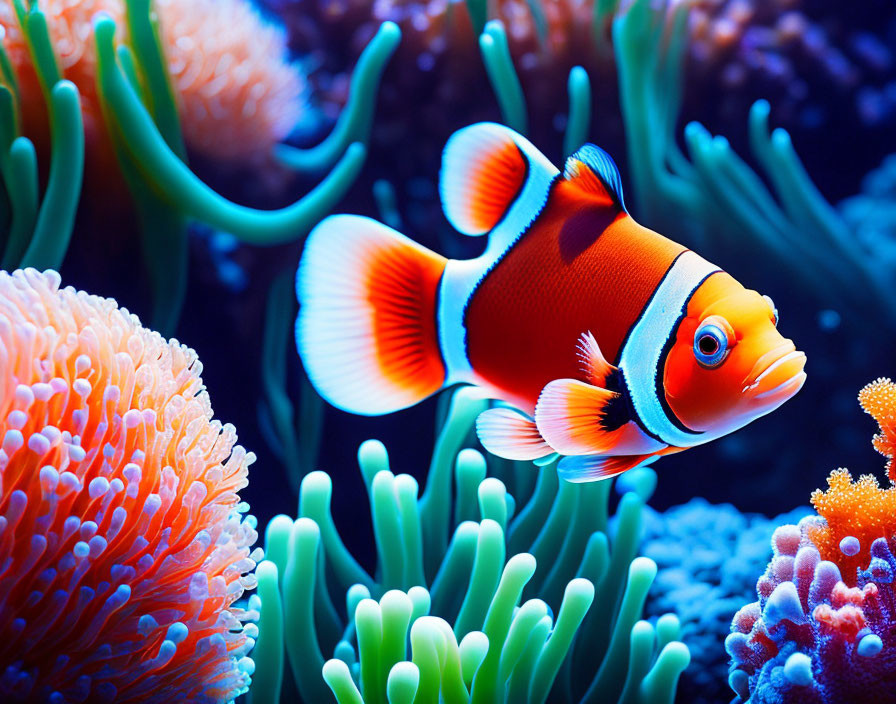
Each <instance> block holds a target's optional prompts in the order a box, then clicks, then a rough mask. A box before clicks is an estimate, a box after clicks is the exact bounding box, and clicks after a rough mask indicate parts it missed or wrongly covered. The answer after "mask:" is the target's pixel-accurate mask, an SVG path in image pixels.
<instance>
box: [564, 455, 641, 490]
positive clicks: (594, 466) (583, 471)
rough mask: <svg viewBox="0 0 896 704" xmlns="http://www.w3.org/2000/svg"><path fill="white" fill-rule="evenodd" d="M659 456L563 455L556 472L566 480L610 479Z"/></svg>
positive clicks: (589, 480)
mask: <svg viewBox="0 0 896 704" xmlns="http://www.w3.org/2000/svg"><path fill="white" fill-rule="evenodd" d="M658 457H659V455H658V454H650V455H617V456H610V457H608V456H602V455H574V456H571V457H564V458H563V459H562V460H560V463H559V464H558V465H557V474H558V475H559V476H560V478H561V479H565V480H566V481H568V482H573V483H578V482H596V481H600V480H601V479H610V478H611V477H615V476H617V475H619V474H622V473H623V472H627V471H628V470H630V469H634V468H635V467H644V466H646V465H648V464H650V463H651V462H653V461H655V460H656V459H657V458H658Z"/></svg>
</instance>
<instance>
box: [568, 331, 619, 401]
mask: <svg viewBox="0 0 896 704" xmlns="http://www.w3.org/2000/svg"><path fill="white" fill-rule="evenodd" d="M576 356H577V357H578V358H579V361H580V362H581V364H582V372H583V373H584V374H585V378H586V379H587V380H588V382H589V383H590V384H593V385H594V386H600V387H602V388H612V386H611V384H610V383H608V382H609V381H610V377H611V376H612V375H613V374H615V373H617V372H618V371H619V368H618V367H614V366H613V365H612V364H610V363H609V362H608V361H607V359H606V357H604V355H603V352H601V351H600V346H599V345H598V344H597V340H595V339H594V335H592V334H591V331H590V330H589V331H588V332H584V333H582V334H581V335H580V336H579V341H578V342H577V343H576Z"/></svg>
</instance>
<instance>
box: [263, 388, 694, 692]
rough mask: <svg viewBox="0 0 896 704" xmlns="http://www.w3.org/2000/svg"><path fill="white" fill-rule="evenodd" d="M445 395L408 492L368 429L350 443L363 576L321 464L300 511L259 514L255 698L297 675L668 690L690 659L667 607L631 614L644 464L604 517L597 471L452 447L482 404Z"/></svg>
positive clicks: (648, 563)
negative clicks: (366, 554)
mask: <svg viewBox="0 0 896 704" xmlns="http://www.w3.org/2000/svg"><path fill="white" fill-rule="evenodd" d="M445 398H446V400H448V401H450V405H447V406H444V407H443V408H445V413H444V414H443V420H444V422H443V424H441V428H440V431H439V433H438V436H437V439H436V442H435V446H434V450H433V457H432V462H431V464H430V468H429V472H428V474H427V478H426V485H425V488H424V489H423V490H422V491H419V486H418V483H417V481H416V480H415V479H414V478H413V477H411V476H409V475H407V474H397V475H396V474H393V473H392V472H391V471H390V469H389V456H388V454H387V452H386V449H385V447H384V446H383V445H382V443H380V442H378V441H367V442H365V443H364V444H363V445H362V446H361V448H360V449H359V451H358V462H359V466H360V469H361V473H362V475H363V478H364V482H365V484H366V487H367V491H368V494H369V500H370V508H371V515H372V519H373V534H374V539H375V542H376V556H377V563H378V564H377V570H376V572H374V573H368V572H367V570H365V568H364V567H362V566H361V564H360V563H359V562H358V561H357V560H356V559H355V558H354V557H353V556H352V554H351V553H350V552H349V551H348V549H347V548H346V547H345V544H344V542H343V540H342V538H341V536H340V534H339V531H338V529H337V527H336V525H335V522H334V519H333V516H332V514H331V506H330V504H331V499H332V495H333V482H332V480H331V479H330V477H329V476H328V475H327V474H325V473H324V472H319V471H318V472H311V473H310V474H307V475H306V476H305V477H304V479H303V480H302V483H301V489H300V498H299V517H298V519H296V520H293V519H291V518H289V517H288V516H278V517H275V518H274V519H273V520H272V521H271V522H270V523H269V524H268V527H267V529H266V533H265V539H266V554H267V560H268V561H266V562H264V563H262V564H261V565H260V566H259V595H260V597H261V599H260V605H259V609H260V614H261V616H260V622H259V641H258V648H257V650H256V653H255V655H256V662H257V664H258V668H257V671H256V676H255V678H254V681H253V687H252V692H251V694H252V697H253V701H255V702H259V703H264V704H274V703H276V702H277V701H278V699H279V696H280V691H281V687H283V686H284V684H286V686H290V685H291V682H292V681H293V680H294V681H295V684H296V686H297V688H298V691H299V693H300V695H301V697H302V699H303V700H304V701H308V702H315V703H317V702H331V701H333V699H334V698H335V700H336V701H338V702H339V703H340V704H346V703H349V702H354V703H355V704H358V703H359V702H361V701H364V702H367V703H368V704H371V703H372V702H382V701H385V696H386V695H388V697H389V701H391V702H393V704H399V703H401V704H404V703H405V702H412V701H438V700H439V698H440V696H441V697H442V698H444V700H445V701H451V702H469V701H489V702H505V701H506V702H513V703H514V704H516V703H517V702H520V703H522V702H531V703H532V704H541V703H542V702H544V701H545V699H546V698H547V697H548V694H549V693H550V692H553V694H552V697H556V701H561V702H588V703H591V702H598V701H602V702H614V703H615V702H617V701H619V702H630V703H635V702H639V703H640V702H643V703H645V704H646V703H647V702H651V703H654V704H660V703H662V702H667V703H669V704H671V702H672V699H673V698H674V694H675V686H676V683H677V681H678V677H679V675H680V673H681V671H682V670H683V669H684V668H685V667H686V666H687V663H688V661H689V655H688V650H687V648H686V647H685V646H684V644H682V643H680V642H678V637H679V626H678V620H677V619H676V618H675V617H674V616H672V615H667V616H664V617H662V618H661V619H659V621H658V622H657V624H656V626H653V625H651V624H649V623H647V622H645V621H639V618H640V615H641V610H642V607H643V604H644V599H645V597H646V595H647V591H648V589H649V588H650V585H651V583H652V581H653V578H654V577H655V575H656V565H655V563H654V562H653V561H652V560H650V559H648V558H643V557H636V554H637V549H638V539H639V531H640V520H641V512H642V509H643V506H644V500H645V499H646V498H647V497H648V496H649V495H650V493H651V492H652V490H653V487H654V486H655V484H656V476H655V474H654V473H653V472H652V471H651V470H649V469H646V470H644V471H643V472H639V473H636V474H635V475H634V476H633V477H630V478H629V479H628V482H629V484H628V486H629V489H630V490H629V491H627V492H626V493H625V494H624V496H623V497H622V498H621V499H620V502H619V506H618V509H617V511H616V515H615V517H613V518H612V520H611V519H610V516H609V510H608V509H609V507H608V503H609V492H610V482H597V483H590V484H571V483H568V482H565V481H562V480H559V479H558V477H557V472H556V467H555V466H554V464H550V465H547V466H545V467H542V468H540V469H539V468H537V467H535V466H533V465H532V463H529V462H520V463H509V462H506V461H502V460H499V459H498V458H493V457H490V458H488V459H486V457H484V456H483V455H482V454H480V453H479V452H478V451H476V450H474V449H472V448H470V447H464V446H465V445H466V444H467V442H468V438H470V437H471V430H472V426H473V423H474V420H475V418H476V416H477V415H478V414H479V413H481V412H482V411H483V410H484V409H485V408H487V407H488V402H487V401H485V400H483V399H482V398H480V397H479V395H478V392H477V391H476V390H475V389H471V388H462V389H460V390H459V391H457V392H455V393H454V394H452V395H451V396H446V397H445ZM487 472H488V473H490V474H492V476H489V477H487V476H486V473H487ZM452 474H453V481H452ZM499 477H500V478H499ZM452 485H453V487H452ZM418 493H419V496H418ZM452 496H454V497H455V498H454V499H452ZM452 504H453V505H452ZM592 601H593V605H592ZM343 604H344V607H343ZM517 607H518V608H517ZM589 607H590V608H589ZM408 634H410V643H411V648H410V650H407V649H406V647H405V639H406V637H407V635H408ZM284 654H285V655H284ZM285 658H288V663H289V667H288V669H287V668H284V659H285ZM331 690H332V691H331ZM440 693H441V694H440ZM415 697H417V699H415ZM552 701H554V699H552Z"/></svg>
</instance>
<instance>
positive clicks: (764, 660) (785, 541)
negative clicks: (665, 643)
mask: <svg viewBox="0 0 896 704" xmlns="http://www.w3.org/2000/svg"><path fill="white" fill-rule="evenodd" d="M823 520H824V519H822V518H819V517H818V516H810V517H807V518H804V519H803V520H801V521H800V523H799V525H798V526H795V525H785V526H781V527H780V528H778V529H777V530H776V531H775V533H774V535H773V537H772V548H773V550H774V555H773V557H772V560H771V562H770V563H769V566H768V568H767V570H766V572H765V574H764V575H763V576H762V577H760V578H759V581H758V582H757V585H756V590H757V593H758V595H759V601H758V602H754V603H752V604H748V605H747V606H745V607H744V608H742V609H741V610H740V611H738V612H737V614H736V615H735V617H734V620H733V623H732V626H731V631H732V632H731V634H730V635H729V636H728V638H727V639H726V641H725V648H726V650H727V651H728V654H729V655H730V656H731V659H732V664H731V675H730V679H729V682H730V684H731V687H732V689H733V690H734V691H735V693H736V694H737V697H736V698H735V700H734V702H735V703H737V702H744V701H747V700H749V701H751V702H754V703H756V704H762V703H769V704H772V703H774V704H779V703H780V704H828V703H830V704H842V703H846V702H868V703H869V704H883V703H885V702H887V703H888V702H896V587H894V580H896V556H894V555H893V547H894V546H892V545H890V544H889V543H888V541H887V540H886V539H885V538H879V539H878V540H875V541H874V543H873V544H872V546H871V561H870V564H869V566H868V568H867V569H865V570H859V571H858V576H857V586H855V587H847V586H846V584H845V583H844V582H843V580H842V578H841V574H840V569H839V568H838V567H837V565H836V564H834V563H833V562H829V561H826V560H822V559H821V555H820V553H819V551H818V548H817V547H816V546H815V545H814V544H813V543H812V541H811V540H810V539H809V537H808V536H809V534H810V531H809V529H810V527H812V526H814V525H815V524H816V523H818V522H820V521H823ZM843 543H844V547H846V549H847V551H852V550H853V549H854V547H855V545H854V541H852V540H844V541H843Z"/></svg>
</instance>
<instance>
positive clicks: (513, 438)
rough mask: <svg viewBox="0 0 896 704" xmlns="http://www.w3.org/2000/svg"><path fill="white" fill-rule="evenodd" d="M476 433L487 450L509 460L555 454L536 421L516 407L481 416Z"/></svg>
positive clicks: (477, 420)
mask: <svg viewBox="0 0 896 704" xmlns="http://www.w3.org/2000/svg"><path fill="white" fill-rule="evenodd" d="M476 434H477V435H478V436H479V442H481V443H482V446H483V447H484V448H485V449H486V450H488V451H489V452H491V453H492V454H493V455H497V456H498V457H503V458H505V459H508V460H537V459H539V458H542V457H550V456H551V455H553V454H554V448H552V447H551V446H550V445H548V444H547V443H546V442H545V441H544V438H542V437H541V434H540V433H539V432H538V428H536V427H535V421H534V420H532V419H531V418H529V417H528V416H526V415H523V414H522V413H521V412H519V411H517V410H516V409H513V408H490V409H489V410H487V411H483V412H482V413H480V414H479V417H478V418H476Z"/></svg>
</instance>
